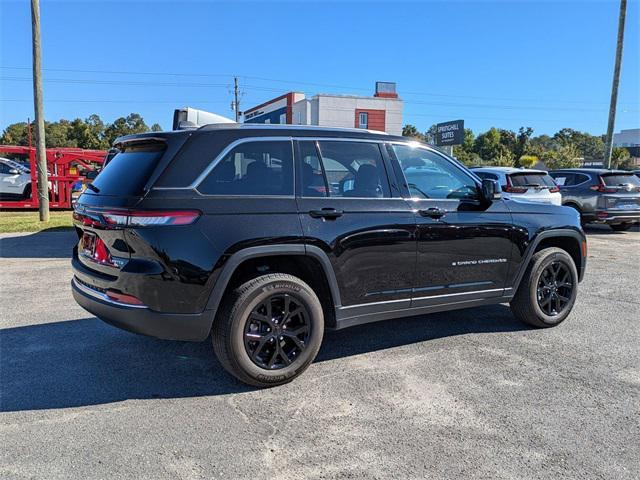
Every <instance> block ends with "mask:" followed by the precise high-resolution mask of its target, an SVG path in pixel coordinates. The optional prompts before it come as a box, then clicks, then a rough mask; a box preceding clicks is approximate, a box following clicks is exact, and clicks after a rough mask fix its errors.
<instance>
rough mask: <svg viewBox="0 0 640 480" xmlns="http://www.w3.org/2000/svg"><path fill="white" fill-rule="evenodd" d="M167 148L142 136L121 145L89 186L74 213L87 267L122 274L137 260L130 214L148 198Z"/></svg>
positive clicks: (159, 140)
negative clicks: (128, 237)
mask: <svg viewBox="0 0 640 480" xmlns="http://www.w3.org/2000/svg"><path fill="white" fill-rule="evenodd" d="M166 148H167V144H166V142H165V141H164V139H162V138H154V139H150V138H148V137H142V138H141V139H140V140H139V141H129V142H125V143H122V144H120V145H119V148H118V150H117V152H116V153H115V155H113V157H112V158H111V159H110V161H109V163H108V165H106V166H105V167H104V169H103V170H102V171H101V172H100V174H99V175H98V176H97V177H96V179H95V180H94V181H93V182H92V183H91V184H89V185H88V187H87V189H86V190H85V192H84V193H83V194H82V195H81V196H80V198H79V199H78V202H77V203H76V205H75V209H74V224H75V227H76V231H77V234H78V248H77V258H78V260H79V261H80V263H82V264H83V265H84V266H85V267H86V268H88V269H90V270H93V271H96V272H99V273H102V274H104V275H109V276H113V275H117V272H118V270H119V269H121V268H122V267H123V266H124V265H125V264H126V262H127V261H128V260H129V258H130V256H131V252H130V249H129V246H128V245H127V240H126V235H125V228H126V226H127V221H128V216H129V213H130V212H132V211H133V210H134V209H135V206H136V205H137V204H138V203H139V202H140V200H141V199H142V198H143V197H144V195H145V193H146V188H147V184H148V183H149V181H150V179H151V178H152V176H155V175H154V172H156V170H157V169H158V167H159V165H160V162H161V158H162V156H163V154H164V152H165V150H166Z"/></svg>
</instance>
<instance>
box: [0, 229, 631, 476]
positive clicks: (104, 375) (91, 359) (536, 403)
mask: <svg viewBox="0 0 640 480" xmlns="http://www.w3.org/2000/svg"><path fill="white" fill-rule="evenodd" d="M588 233H589V248H590V251H589V264H588V271H587V275H586V278H585V281H584V282H583V283H582V285H581V291H580V294H579V298H578V302H577V305H576V308H575V309H574V311H573V313H572V314H571V316H570V317H569V319H568V320H567V321H566V322H565V323H563V324H562V325H561V326H560V327H558V328H555V329H550V330H533V329H530V328H527V327H526V326H524V325H522V324H520V323H519V322H517V321H516V320H515V319H514V318H513V317H512V315H511V313H510V311H509V309H508V308H507V307H506V306H494V307H483V308H477V309H473V310H463V311H459V312H447V313H443V314H437V315H431V316H423V317H413V318H410V319H402V320H392V321H387V322H382V323H377V324H372V325H367V326H362V327H355V328H352V329H349V330H345V331H341V332H334V333H329V334H327V335H326V336H325V341H324V345H323V348H322V350H321V352H320V355H319V358H318V359H317V361H316V362H315V363H314V364H313V365H312V366H311V367H310V368H309V370H308V371H307V372H306V373H304V374H303V375H302V377H300V378H299V379H298V380H296V381H294V382H293V383H291V384H289V385H286V386H283V387H278V388H273V389H269V390H254V389H251V388H248V387H245V386H244V385H242V384H240V383H238V382H237V381H235V380H234V379H233V378H232V377H230V376H229V375H228V374H226V373H225V372H224V371H223V370H222V369H221V367H220V366H219V364H218V363H217V361H216V360H215V358H214V356H213V351H212V347H211V345H210V344H209V343H201V344H191V343H180V342H167V341H161V340H155V339H152V338H146V337H141V336H136V335H133V334H130V333H127V332H124V331H120V330H117V329H115V328H113V327H110V326H108V325H105V324H103V323H102V322H100V321H99V320H97V319H96V318H94V317H92V316H91V315H90V314H88V313H87V312H85V311H84V310H82V309H81V308H80V307H78V306H77V305H76V304H75V303H74V301H73V299H72V297H71V293H70V288H69V280H70V278H71V269H70V265H69V259H68V256H69V252H70V249H71V246H72V245H73V243H74V241H75V239H74V234H73V233H72V232H43V233H37V234H27V235H19V234H5V235H2V236H0V299H1V300H0V313H1V316H0V317H1V318H0V394H1V400H0V401H1V403H0V445H1V446H0V477H1V478H7V479H13V478H16V479H17V478H39V479H40V478H42V479H55V478H61V479H63V478H64V479H72V478H78V479H86V478H149V479H151V478H152V479H164V478H167V479H169V478H171V479H174V478H177V479H191V478H222V479H234V478H252V479H273V478H283V479H298V478H376V479H377V478H380V479H386V478H389V479H391V478H393V479H397V478H416V479H418V478H487V479H488V478H491V479H494V478H517V479H523V478H536V479H541V478H549V479H551V478H553V479H555V478H590V479H592V478H616V479H617V478H623V479H624V478H629V479H631V478H637V475H638V472H640V455H638V448H639V445H640V444H639V442H640V440H639V439H640V327H639V325H638V323H639V321H640V290H639V288H638V286H639V285H638V281H639V280H640V276H639V275H638V271H639V268H638V267H639V266H640V248H639V246H640V232H639V231H638V230H637V229H636V230H635V231H633V232H626V233H614V232H612V231H610V230H608V229H607V228H594V229H589V231H588Z"/></svg>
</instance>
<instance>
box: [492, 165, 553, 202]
mask: <svg viewBox="0 0 640 480" xmlns="http://www.w3.org/2000/svg"><path fill="white" fill-rule="evenodd" d="M504 190H505V191H506V192H509V193H516V194H521V195H523V196H524V197H525V198H526V200H531V201H539V202H550V201H551V200H550V198H551V196H550V195H549V194H550V193H556V192H559V191H560V189H559V188H558V186H557V185H556V183H555V182H554V180H553V178H551V176H550V175H549V174H548V173H546V172H532V171H528V172H516V173H510V174H508V175H507V186H506V188H504Z"/></svg>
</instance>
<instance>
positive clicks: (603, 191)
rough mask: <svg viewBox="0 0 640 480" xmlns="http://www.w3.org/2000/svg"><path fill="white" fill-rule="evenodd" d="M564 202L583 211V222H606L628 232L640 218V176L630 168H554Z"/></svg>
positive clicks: (581, 212) (581, 214)
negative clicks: (629, 169) (628, 169)
mask: <svg viewBox="0 0 640 480" xmlns="http://www.w3.org/2000/svg"><path fill="white" fill-rule="evenodd" d="M549 174H550V175H551V176H552V177H553V178H554V180H555V181H556V183H557V184H558V186H559V187H560V192H561V193H562V204H563V205H566V206H569V207H572V208H575V209H576V210H577V211H578V212H580V216H581V218H582V222H583V224H586V223H605V224H607V225H609V226H610V227H611V228H612V229H613V230H615V231H624V230H628V229H629V228H631V226H632V225H633V224H634V223H636V222H639V221H640V179H639V178H638V177H636V176H635V175H634V174H633V172H629V171H626V170H606V169H596V168H592V169H587V168H574V169H565V170H553V171H551V172H549Z"/></svg>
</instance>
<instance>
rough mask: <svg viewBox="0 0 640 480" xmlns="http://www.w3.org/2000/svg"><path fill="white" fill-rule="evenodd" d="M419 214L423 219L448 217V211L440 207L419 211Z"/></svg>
mask: <svg viewBox="0 0 640 480" xmlns="http://www.w3.org/2000/svg"><path fill="white" fill-rule="evenodd" d="M418 213H419V214H420V215H422V216H423V217H431V218H442V217H444V216H445V215H446V213H447V211H446V210H443V209H441V208H438V207H431V208H427V209H426V210H418Z"/></svg>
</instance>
